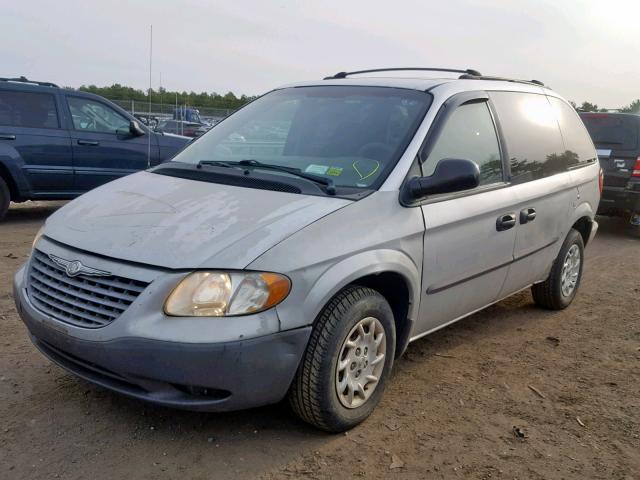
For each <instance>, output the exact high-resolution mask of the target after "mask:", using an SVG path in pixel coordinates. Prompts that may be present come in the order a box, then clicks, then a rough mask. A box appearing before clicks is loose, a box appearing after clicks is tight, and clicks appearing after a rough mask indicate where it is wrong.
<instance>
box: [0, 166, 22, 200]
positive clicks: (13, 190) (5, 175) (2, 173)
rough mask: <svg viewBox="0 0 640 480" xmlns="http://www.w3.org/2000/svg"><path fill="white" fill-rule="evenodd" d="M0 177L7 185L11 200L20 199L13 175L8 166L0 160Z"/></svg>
mask: <svg viewBox="0 0 640 480" xmlns="http://www.w3.org/2000/svg"><path fill="white" fill-rule="evenodd" d="M0 178H2V179H3V180H4V182H5V183H6V184H7V187H9V194H10V196H11V201H14V202H15V201H17V200H20V190H19V189H18V185H17V184H16V181H15V179H14V178H13V175H12V174H11V172H10V171H9V168H8V167H7V166H6V165H5V164H4V163H3V162H2V161H1V160H0Z"/></svg>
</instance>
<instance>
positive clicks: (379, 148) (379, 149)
mask: <svg viewBox="0 0 640 480" xmlns="http://www.w3.org/2000/svg"><path fill="white" fill-rule="evenodd" d="M392 154H393V149H392V148H391V147H390V146H389V145H387V144H386V143H382V142H371V143H366V144H364V145H363V146H361V147H360V148H359V149H358V156H359V157H364V158H371V159H372V160H378V161H384V160H387V159H388V158H389V157H390V156H391V155H392Z"/></svg>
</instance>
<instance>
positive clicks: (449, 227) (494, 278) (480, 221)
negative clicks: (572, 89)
mask: <svg viewBox="0 0 640 480" xmlns="http://www.w3.org/2000/svg"><path fill="white" fill-rule="evenodd" d="M435 122H436V123H435V124H434V126H433V127H432V128H431V131H430V133H429V136H428V138H427V140H426V141H425V146H424V148H423V150H422V153H421V155H420V158H421V161H422V164H421V165H422V174H423V175H424V176H429V175H432V174H433V172H434V170H435V167H436V165H437V164H438V162H439V161H440V160H442V159H445V158H459V159H465V160H472V161H474V162H475V163H476V164H478V166H479V168H480V185H479V186H478V187H477V188H475V189H473V190H466V191H462V192H456V193H450V194H441V195H433V196H430V197H426V198H425V199H424V200H423V202H422V205H421V207H420V208H421V209H422V212H423V215H424V222H425V235H424V256H423V270H422V271H423V278H422V287H423V288H422V301H421V302H420V315H419V320H418V322H417V325H416V331H415V332H414V335H415V336H420V335H424V334H426V333H428V332H429V331H432V330H435V329H437V328H439V327H441V326H443V325H446V324H447V323H450V322H452V321H454V320H456V319H457V318H460V317H462V316H464V315H466V314H469V313H471V312H474V311H475V310H478V309H480V308H482V307H484V306H486V305H488V304H490V303H492V302H494V301H495V300H497V297H498V295H499V293H500V290H501V289H502V285H503V283H504V281H505V279H506V276H507V272H508V269H509V264H510V262H511V261H512V260H513V247H514V243H515V230H516V229H515V226H516V225H515V221H514V223H513V225H511V226H508V225H504V226H503V227H500V226H499V222H500V220H499V219H502V218H503V217H505V216H506V215H509V214H512V213H513V208H514V207H513V203H514V199H513V198H512V192H510V188H509V187H508V183H507V182H506V181H505V179H506V176H505V168H504V154H503V151H502V148H501V142H500V140H499V136H498V129H497V128H496V124H495V122H494V118H493V114H492V109H491V107H490V105H489V100H488V97H487V95H486V94H484V93H483V92H482V93H480V92H468V93H464V94H460V95H457V96H454V97H452V98H451V99H449V100H448V101H447V102H446V103H445V105H444V106H443V109H442V110H441V111H440V112H439V114H438V117H437V118H436V120H435Z"/></svg>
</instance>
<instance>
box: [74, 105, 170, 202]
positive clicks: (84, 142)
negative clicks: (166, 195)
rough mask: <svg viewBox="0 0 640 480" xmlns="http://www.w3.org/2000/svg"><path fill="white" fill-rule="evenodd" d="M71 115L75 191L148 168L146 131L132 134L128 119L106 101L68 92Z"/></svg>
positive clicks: (153, 153)
mask: <svg viewBox="0 0 640 480" xmlns="http://www.w3.org/2000/svg"><path fill="white" fill-rule="evenodd" d="M66 99H67V105H68V107H69V113H70V114H71V145H72V148H73V168H74V184H75V190H78V191H82V192H84V191H88V190H91V189H92V188H95V187H98V186H100V185H102V184H104V183H107V182H110V181H111V180H115V179H116V178H120V177H122V176H124V175H128V174H130V173H134V172H137V171H140V170H144V169H146V168H147V153H148V148H149V145H148V142H149V137H148V135H149V133H148V131H147V130H146V128H145V131H147V135H142V136H132V135H130V134H129V133H128V132H129V122H130V120H131V119H130V118H128V117H126V116H125V115H123V114H121V113H120V112H118V111H116V110H115V109H114V108H112V107H111V106H109V105H108V104H107V103H104V102H101V101H98V100H94V99H90V98H85V97H76V96H72V95H67V96H66ZM151 142H152V143H151V165H155V164H157V163H158V147H157V144H156V139H155V138H154V137H153V135H152V137H151Z"/></svg>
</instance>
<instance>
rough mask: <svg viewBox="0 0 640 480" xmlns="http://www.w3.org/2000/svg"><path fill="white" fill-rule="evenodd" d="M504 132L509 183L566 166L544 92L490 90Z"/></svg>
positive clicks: (546, 173)
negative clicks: (540, 93) (509, 171)
mask: <svg viewBox="0 0 640 480" xmlns="http://www.w3.org/2000/svg"><path fill="white" fill-rule="evenodd" d="M490 96H491V99H492V100H493V102H494V104H495V107H496V110H497V112H498V117H499V118H500V125H501V126H502V130H503V132H504V135H505V140H506V144H507V151H508V152H509V166H510V168H511V181H512V182H513V183H523V182H529V181H531V180H537V179H540V178H544V177H547V176H550V175H553V174H556V173H559V172H563V171H565V170H566V169H567V163H568V160H567V157H566V154H565V151H564V145H563V142H562V135H561V134H560V128H559V127H558V121H557V119H556V115H555V113H554V110H553V108H552V107H551V104H550V103H549V101H548V100H547V97H546V96H545V95H537V94H534V93H520V92H492V93H491V94H490Z"/></svg>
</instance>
